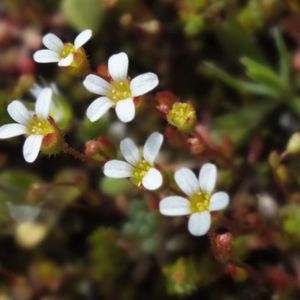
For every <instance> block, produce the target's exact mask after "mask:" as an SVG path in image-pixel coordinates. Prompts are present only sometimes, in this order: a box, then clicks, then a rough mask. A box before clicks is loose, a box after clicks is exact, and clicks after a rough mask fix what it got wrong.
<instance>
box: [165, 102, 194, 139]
mask: <svg viewBox="0 0 300 300" xmlns="http://www.w3.org/2000/svg"><path fill="white" fill-rule="evenodd" d="M167 120H168V122H169V124H171V125H173V126H174V127H176V128H177V129H178V130H179V131H181V132H185V133H187V132H190V131H191V130H193V129H194V127H195V125H196V122H197V116H196V111H195V108H194V106H193V105H192V104H190V103H182V102H176V103H174V105H173V106H172V109H171V110H170V111H169V112H168V114H167Z"/></svg>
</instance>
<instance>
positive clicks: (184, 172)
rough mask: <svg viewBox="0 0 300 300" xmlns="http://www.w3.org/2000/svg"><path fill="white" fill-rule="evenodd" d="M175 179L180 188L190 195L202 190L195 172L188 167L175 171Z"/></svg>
mask: <svg viewBox="0 0 300 300" xmlns="http://www.w3.org/2000/svg"><path fill="white" fill-rule="evenodd" d="M174 177H175V181H176V183H177V185H178V186H179V188H180V189H181V190H182V191H183V192H184V193H185V194H186V195H188V196H191V195H193V194H194V193H196V192H198V191H199V190H200V187H199V182H198V180H197V177H196V175H195V174H194V172H193V171H192V170H190V169H188V168H181V169H180V170H178V171H176V172H175V176H174Z"/></svg>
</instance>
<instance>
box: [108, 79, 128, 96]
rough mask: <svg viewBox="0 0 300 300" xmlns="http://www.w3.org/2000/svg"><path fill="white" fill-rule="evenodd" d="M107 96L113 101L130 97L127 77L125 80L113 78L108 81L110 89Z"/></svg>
mask: <svg viewBox="0 0 300 300" xmlns="http://www.w3.org/2000/svg"><path fill="white" fill-rule="evenodd" d="M107 97H108V98H109V99H111V100H112V101H114V102H118V101H120V100H124V99H127V98H131V97H132V95H131V90H130V84H129V81H128V80H127V79H125V80H114V81H112V82H111V83H110V90H109V92H108V94H107Z"/></svg>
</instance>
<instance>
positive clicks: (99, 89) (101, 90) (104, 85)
mask: <svg viewBox="0 0 300 300" xmlns="http://www.w3.org/2000/svg"><path fill="white" fill-rule="evenodd" d="M83 85H84V87H85V88H86V89H87V90H88V91H89V92H91V93H95V94H98V95H106V94H107V92H108V89H109V87H110V84H109V83H108V82H107V81H106V80H104V79H102V78H101V77H99V76H97V75H94V74H90V75H88V76H86V77H85V79H84V81H83Z"/></svg>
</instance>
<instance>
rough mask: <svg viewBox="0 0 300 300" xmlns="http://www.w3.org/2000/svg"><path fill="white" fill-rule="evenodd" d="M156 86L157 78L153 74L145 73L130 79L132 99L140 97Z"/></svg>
mask: <svg viewBox="0 0 300 300" xmlns="http://www.w3.org/2000/svg"><path fill="white" fill-rule="evenodd" d="M157 85H158V77H157V75H156V74H154V73H150V72H149V73H145V74H142V75H139V76H137V77H135V78H133V79H132V81H131V82H130V89H131V94H132V96H133V97H137V96H141V95H144V94H146V93H148V92H149V91H151V90H153V89H154V88H155V87H156V86H157Z"/></svg>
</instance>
